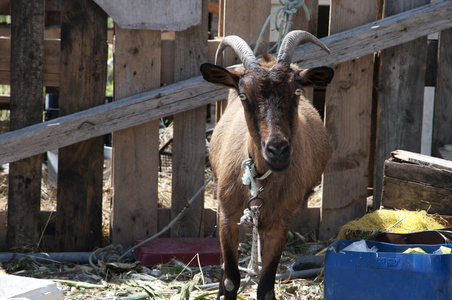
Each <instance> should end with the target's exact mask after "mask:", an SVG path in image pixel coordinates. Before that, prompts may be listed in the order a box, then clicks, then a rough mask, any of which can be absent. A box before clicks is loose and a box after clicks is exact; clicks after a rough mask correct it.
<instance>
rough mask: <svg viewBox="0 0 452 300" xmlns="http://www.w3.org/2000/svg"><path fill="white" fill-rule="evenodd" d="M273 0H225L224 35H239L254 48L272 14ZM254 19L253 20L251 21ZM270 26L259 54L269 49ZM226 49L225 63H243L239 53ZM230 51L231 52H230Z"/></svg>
mask: <svg viewBox="0 0 452 300" xmlns="http://www.w3.org/2000/svg"><path fill="white" fill-rule="evenodd" d="M270 10H271V0H264V1H263V0H248V1H241V0H224V11H223V16H222V17H223V27H224V28H223V30H222V36H223V37H225V36H228V35H238V36H240V37H241V38H242V39H244V40H245V41H246V42H247V43H248V44H249V45H250V46H251V47H252V49H254V45H256V42H257V39H258V38H259V34H260V33H261V29H262V26H263V25H264V23H265V21H266V20H267V18H268V16H269V15H270ZM250 20H252V22H250ZM269 32H270V28H269V27H267V28H266V30H265V32H264V34H263V35H262V36H263V38H262V41H261V44H260V45H259V47H258V51H257V53H258V54H261V52H262V51H263V50H268V42H269ZM229 51H230V50H227V52H226V51H225V56H224V60H223V63H224V64H225V65H228V66H229V65H231V64H237V63H241V62H240V61H238V58H237V55H235V54H231V53H232V51H231V52H229ZM228 52H229V53H228Z"/></svg>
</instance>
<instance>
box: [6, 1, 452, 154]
mask: <svg viewBox="0 0 452 300" xmlns="http://www.w3.org/2000/svg"><path fill="white" fill-rule="evenodd" d="M451 16H452V1H440V2H435V3H432V4H430V5H427V6H424V7H421V8H417V9H413V10H412V11H411V13H409V12H405V13H402V14H399V15H395V16H392V17H388V18H386V19H383V20H380V21H376V22H372V23H369V24H367V25H364V26H359V27H357V28H354V29H351V30H347V31H344V32H341V33H337V34H334V35H331V36H329V37H326V38H324V39H321V40H322V41H323V42H324V43H326V44H327V45H328V46H329V47H331V50H332V53H331V54H330V55H326V54H325V52H324V51H323V50H318V49H317V48H314V47H312V46H306V45H304V46H300V47H298V48H297V50H296V53H295V54H296V55H294V57H293V58H294V61H299V62H301V63H300V65H301V66H305V67H309V66H318V65H335V64H338V63H342V62H345V61H349V60H351V59H354V58H356V57H361V56H364V55H368V54H371V53H373V52H374V51H377V50H380V49H383V48H386V47H391V46H394V45H397V44H398V43H404V42H407V41H409V40H413V39H416V38H418V37H420V36H425V35H426V34H428V33H431V32H435V31H438V30H440V31H442V30H445V29H448V28H451V27H452V23H451V22H450V21H449V20H450V18H451ZM407 26H409V27H407ZM401 28H402V29H403V28H409V33H410V34H407V32H406V31H404V30H401ZM407 30H408V29H407ZM366 39H368V40H366ZM357 40H358V41H360V42H358V43H357V42H356V41H357ZM342 49H347V50H348V52H344V51H343V50H342ZM303 51H305V52H304V54H303V57H304V58H302V57H301V53H302V52H303ZM306 59H313V60H314V61H313V62H309V63H308V62H307V61H306ZM226 97H227V90H226V89H224V88H219V87H217V86H215V85H212V84H210V83H207V82H205V81H204V80H203V79H202V77H200V76H198V77H194V78H191V79H188V80H184V81H181V82H178V83H175V84H172V85H169V86H165V87H162V88H159V89H155V90H152V91H150V92H145V93H140V94H137V95H134V96H130V97H127V98H124V99H122V100H119V101H115V102H114V103H109V104H104V105H102V106H99V107H94V108H91V109H87V110H85V111H81V112H78V113H75V114H72V115H70V116H65V117H61V118H58V119H54V120H52V121H48V122H45V123H42V124H37V125H33V126H29V127H27V128H23V129H19V130H16V131H13V132H9V133H4V134H2V135H0V163H7V162H11V161H16V160H19V159H22V158H25V157H29V156H32V155H36V154H39V153H43V152H45V151H48V150H52V149H56V148H59V147H62V146H67V145H70V144H73V143H76V142H80V141H83V140H85V139H88V138H91V137H94V136H101V135H104V134H106V133H110V132H114V131H117V130H121V129H124V128H128V127H132V126H135V125H139V124H142V123H145V122H147V121H149V120H155V119H158V118H160V117H163V116H168V115H172V114H175V113H178V112H182V111H184V110H187V109H191V108H195V107H199V106H202V105H205V104H208V103H214V102H215V101H217V100H222V99H224V98H226ZM154 99H158V100H159V101H152V100H154ZM19 149H20V151H19Z"/></svg>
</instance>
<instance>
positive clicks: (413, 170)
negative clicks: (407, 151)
mask: <svg viewBox="0 0 452 300" xmlns="http://www.w3.org/2000/svg"><path fill="white" fill-rule="evenodd" d="M384 174H385V176H386V177H392V178H397V179H401V180H406V181H413V182H420V183H425V184H428V185H431V186H434V187H438V188H445V189H451V185H450V183H451V182H452V170H450V171H447V170H442V169H435V168H432V167H427V166H425V165H420V164H415V163H408V162H405V161H398V160H395V159H388V160H386V162H385V169H384Z"/></svg>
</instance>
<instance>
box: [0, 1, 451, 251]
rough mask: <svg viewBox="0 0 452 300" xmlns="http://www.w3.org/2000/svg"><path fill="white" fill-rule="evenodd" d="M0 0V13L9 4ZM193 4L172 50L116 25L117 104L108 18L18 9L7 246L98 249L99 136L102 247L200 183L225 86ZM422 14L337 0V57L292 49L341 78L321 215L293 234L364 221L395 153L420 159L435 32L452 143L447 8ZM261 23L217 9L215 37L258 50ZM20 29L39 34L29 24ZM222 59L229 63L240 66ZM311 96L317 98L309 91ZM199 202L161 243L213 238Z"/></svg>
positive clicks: (424, 8) (1, 245)
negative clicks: (110, 193)
mask: <svg viewBox="0 0 452 300" xmlns="http://www.w3.org/2000/svg"><path fill="white" fill-rule="evenodd" d="M3 2H4V1H3ZM3 2H0V9H4V8H5V7H7V5H6V6H5V3H6V2H7V1H6V2H5V3H3ZM199 3H200V5H201V7H202V12H203V13H202V17H201V23H200V25H196V26H192V27H190V28H188V29H186V30H183V31H178V32H176V33H175V35H174V39H171V40H165V39H162V33H161V32H160V31H158V30H144V29H126V28H120V27H119V26H115V29H114V36H115V38H114V49H115V53H114V55H115V56H114V70H115V73H114V81H115V88H114V89H115V90H114V99H115V101H114V102H112V103H108V104H104V97H103V92H104V88H105V79H106V59H107V38H108V31H107V27H106V20H107V14H106V13H105V12H104V11H103V10H102V9H101V8H100V7H99V6H98V5H97V4H95V3H94V2H92V1H91V0H83V1H76V0H62V1H61V3H60V1H56V0H47V1H45V6H44V4H43V3H42V1H30V0H15V1H13V2H12V4H11V10H10V11H11V37H3V38H0V51H2V55H1V56H0V84H11V97H10V110H11V129H12V131H11V132H9V133H5V134H2V135H0V164H4V163H10V177H9V179H10V182H9V199H8V211H0V249H1V250H12V249H18V248H20V249H25V248H24V247H29V246H30V245H32V246H33V245H36V244H37V243H38V241H39V240H40V239H41V237H44V240H45V245H46V250H48V251H90V250H93V249H94V248H95V247H98V246H101V244H102V232H101V222H102V164H103V155H102V153H103V151H102V150H103V142H102V136H103V135H105V134H108V133H113V170H112V172H113V175H112V182H113V190H114V198H113V205H112V219H111V230H110V238H111V242H112V243H115V244H122V245H123V246H125V247H129V246H131V245H132V244H133V243H134V242H135V241H136V240H137V239H142V238H145V237H148V236H150V235H152V234H154V233H156V232H157V231H158V230H159V229H161V228H163V227H164V226H165V225H166V224H167V223H169V221H170V220H171V219H172V218H173V217H174V216H175V215H176V214H177V213H179V211H180V210H181V209H182V208H183V207H184V206H185V205H186V202H187V198H189V197H191V196H192V195H194V193H195V192H196V191H197V190H198V188H199V187H200V186H201V185H202V184H203V182H204V163H205V161H204V158H205V143H204V138H205V129H206V127H205V126H206V124H205V119H206V117H205V114H206V110H205V105H206V104H212V103H215V102H217V101H220V100H222V99H225V97H226V95H227V91H226V90H225V89H222V88H218V87H215V86H213V85H211V84H209V83H206V82H204V81H203V80H202V78H201V77H199V76H197V75H198V69H199V65H200V64H201V63H203V62H205V61H211V62H212V60H213V55H214V51H215V49H216V46H217V45H218V39H215V40H208V39H207V12H208V1H206V0H202V1H201V0H199ZM305 3H306V5H307V7H308V8H309V11H310V18H309V19H307V18H306V17H304V13H302V12H301V11H300V12H299V13H298V15H297V17H296V18H294V20H295V21H294V27H293V28H294V29H296V28H301V29H306V30H309V31H311V32H313V33H315V32H316V31H317V24H318V20H319V18H318V15H317V12H318V11H319V9H318V5H319V3H318V1H317V0H309V1H305ZM428 3H429V1H421V0H410V1H406V0H405V1H402V0H386V1H385V3H384V4H385V5H384V8H385V11H382V7H383V6H382V4H383V1H382V0H379V1H375V0H366V1H364V0H363V1H359V3H357V2H356V1H352V0H347V1H343V0H342V1H335V0H333V1H332V2H331V4H330V11H331V19H330V20H329V23H330V35H329V36H327V37H325V38H322V41H323V42H324V43H325V44H326V45H327V46H328V47H329V48H330V49H331V52H332V53H331V54H330V55H325V54H324V53H322V52H321V51H320V50H318V49H316V48H315V47H312V46H311V45H302V46H300V47H298V48H297V50H296V52H295V54H294V56H293V61H294V62H296V63H298V64H299V65H300V66H301V67H312V66H317V65H329V66H334V69H335V77H334V80H333V82H332V83H331V85H330V86H329V87H328V88H327V90H326V93H325V96H324V101H325V124H326V127H327V129H328V132H329V137H330V144H331V150H332V152H331V153H332V154H331V157H330V161H329V164H328V166H327V169H326V171H325V174H324V179H323V191H322V194H323V197H322V198H323V202H322V207H320V208H312V207H302V208H301V209H300V212H299V213H298V215H297V217H296V218H294V222H293V224H292V228H293V229H294V230H297V231H299V232H301V233H302V234H305V233H307V232H309V231H312V230H315V231H317V232H318V237H319V238H321V239H328V238H331V237H334V235H335V234H336V233H337V231H338V230H339V227H340V226H341V225H342V224H344V223H345V222H346V221H348V220H350V219H354V218H357V217H360V216H362V215H363V214H364V213H365V212H366V199H367V196H368V194H369V188H370V187H372V186H374V187H375V190H374V202H373V208H378V207H379V199H380V197H381V185H382V184H381V178H382V167H383V162H384V160H385V159H386V158H387V157H389V153H390V151H392V150H395V149H405V150H410V151H415V152H419V151H420V141H421V130H422V105H423V97H424V96H423V95H424V77H425V66H426V57H427V55H426V53H427V35H428V34H431V33H436V32H439V38H438V45H439V46H438V51H437V57H438V59H437V68H435V69H436V70H437V72H436V81H435V82H436V89H435V91H436V92H435V114H434V122H433V140H432V145H433V146H432V150H433V153H434V154H436V153H437V151H438V148H440V147H442V146H443V145H444V144H448V143H452V132H451V131H450V128H451V126H452V105H450V103H449V101H450V99H451V98H452V90H451V88H450V87H451V86H452V84H451V82H450V80H451V79H450V74H451V73H452V67H451V64H452V50H451V49H452V47H451V46H450V45H451V44H452V43H451V39H452V30H451V29H449V28H451V27H452V25H451V23H450V19H451V17H452V1H440V2H435V3H432V4H428ZM176 9H177V8H176ZM37 12H40V13H37ZM51 12H55V13H57V14H60V16H61V24H60V25H59V26H60V27H61V31H60V32H61V39H44V38H43V37H44V36H45V35H46V34H49V33H48V32H47V31H44V23H45V21H46V20H45V18H44V16H47V17H48V16H49V15H52V14H51ZM270 12H271V1H269V0H268V1H258V0H253V1H251V0H250V1H247V2H243V1H239V0H222V1H220V2H219V27H218V33H219V35H220V36H226V35H230V34H237V35H239V36H241V37H243V38H244V39H245V40H247V41H248V42H249V43H250V44H253V43H255V41H256V40H257V37H258V35H259V32H260V30H261V27H262V24H263V23H264V22H265V19H266V18H267V16H268V15H269V14H270ZM382 17H384V18H382ZM25 19H26V20H28V21H29V22H34V23H33V24H34V26H23V25H22V24H24V22H25V21H24V20H25ZM81 20H83V22H82V21H81ZM319 22H322V20H319ZM323 22H326V20H324V21H323ZM86 24H89V26H84V25H86ZM268 36H269V32H268V30H267V33H266V34H265V38H264V45H268V43H270V42H271V41H269V38H268ZM447 46H449V47H447ZM10 51H11V52H10ZM10 53H11V55H9V54H10ZM226 55H228V57H225V62H227V63H228V64H234V63H237V61H236V58H235V56H233V55H232V54H230V53H229V54H227V53H226ZM19 62H20V63H19ZM162 84H165V86H163V87H160V86H161V85H162ZM43 86H45V87H46V88H47V89H49V90H52V89H56V90H58V92H59V94H60V117H59V118H57V119H54V120H50V121H47V122H40V121H41V119H40V118H42V109H41V108H42V101H43V99H42V88H43ZM309 93H310V95H311V97H314V100H316V97H315V95H316V93H312V91H310V92H309ZM313 95H314V96H313ZM316 101H317V100H316ZM220 103H222V102H220ZM222 105H224V104H219V105H218V107H219V108H218V110H217V111H218V112H219V113H221V110H222ZM170 115H172V116H174V144H173V153H174V157H173V179H172V206H171V208H170V209H164V208H157V184H158V160H159V159H158V152H159V149H158V138H159V137H158V120H159V118H162V117H165V116H170ZM53 149H59V170H58V192H57V198H58V200H57V209H56V211H55V212H48V211H40V207H39V201H40V199H39V198H40V182H41V171H40V170H41V167H40V166H41V163H42V155H41V154H42V153H45V152H46V151H49V150H53ZM202 198H203V197H202V196H200V197H199V199H198V200H197V201H196V202H195V203H196V204H195V205H193V206H192V207H190V209H189V211H188V213H187V214H186V215H185V217H184V218H183V219H182V220H181V221H179V222H178V224H176V225H175V226H174V227H173V228H172V230H171V232H170V234H169V235H170V236H175V237H176V236H203V235H206V234H209V233H211V232H212V231H214V228H213V226H214V224H215V219H216V216H215V212H212V211H209V210H206V209H204V205H203V201H202V200H203V199H202ZM53 217H54V218H53ZM48 220H51V222H50V223H49V222H47V221H48ZM42 228H46V231H45V232H42ZM27 249H28V248H27Z"/></svg>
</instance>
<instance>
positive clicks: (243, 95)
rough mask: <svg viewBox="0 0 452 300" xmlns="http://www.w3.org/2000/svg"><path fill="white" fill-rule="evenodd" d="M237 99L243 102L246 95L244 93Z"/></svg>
mask: <svg viewBox="0 0 452 300" xmlns="http://www.w3.org/2000/svg"><path fill="white" fill-rule="evenodd" d="M239 98H240V100H242V101H244V100H246V95H245V94H244V93H240V94H239Z"/></svg>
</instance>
